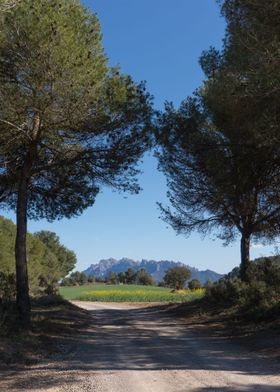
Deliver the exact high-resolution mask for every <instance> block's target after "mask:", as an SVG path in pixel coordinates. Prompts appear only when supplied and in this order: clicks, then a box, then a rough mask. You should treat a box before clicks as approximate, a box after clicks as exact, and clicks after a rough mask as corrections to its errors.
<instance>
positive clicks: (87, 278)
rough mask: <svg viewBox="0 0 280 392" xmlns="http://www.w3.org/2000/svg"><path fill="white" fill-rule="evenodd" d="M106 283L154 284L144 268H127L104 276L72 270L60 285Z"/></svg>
mask: <svg viewBox="0 0 280 392" xmlns="http://www.w3.org/2000/svg"><path fill="white" fill-rule="evenodd" d="M96 282H97V283H107V284H139V285H143V286H152V285H155V284H156V283H155V281H154V279H153V277H152V276H151V275H150V274H149V273H148V272H147V271H146V270H145V269H144V268H141V269H140V270H139V271H136V270H135V269H133V268H128V269H127V271H121V272H118V273H117V272H113V271H111V272H110V273H109V275H108V276H107V277H105V278H102V277H95V276H92V275H86V274H85V273H84V272H78V271H76V272H72V273H71V275H70V276H69V277H66V278H64V279H62V281H61V282H60V285H61V286H76V285H79V286H82V285H84V284H88V283H96Z"/></svg>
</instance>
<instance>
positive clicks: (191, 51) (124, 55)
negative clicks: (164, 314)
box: [7, 0, 273, 273]
mask: <svg viewBox="0 0 280 392" xmlns="http://www.w3.org/2000/svg"><path fill="white" fill-rule="evenodd" d="M84 4H86V5H87V6H88V7H90V8H91V9H92V10H93V11H94V12H96V13H97V15H98V17H99V20H100V22H101V29H102V33H103V44H104V48H105V52H106V53H107V56H108V58H109V61H110V64H111V65H120V66H121V69H122V70H123V72H124V73H128V74H130V75H132V77H133V78H134V79H135V80H136V81H140V80H146V82H147V88H148V90H149V91H150V92H151V94H153V95H154V97H155V98H154V103H155V107H156V108H157V109H162V108H163V104H164V101H166V100H168V101H173V102H174V104H175V105H176V106H177V105H179V103H180V102H181V101H182V100H183V99H184V98H186V97H187V96H188V95H190V94H192V92H193V91H194V90H195V89H196V88H197V87H198V86H199V85H200V83H201V81H202V79H203V74H202V72H201V70H200V67H199V64H198V58H199V56H200V54H201V52H202V51H203V50H205V49H208V48H209V46H210V45H213V46H215V47H221V45H222V38H223V35H224V29H225V24H224V20H223V19H222V18H221V17H220V15H219V9H218V6H217V5H216V2H215V0H94V1H90V0H87V1H84ZM141 167H142V170H143V174H142V175H141V177H140V179H139V181H140V184H141V186H142V188H143V191H142V193H141V194H140V195H137V196H130V195H121V194H118V193H114V192H112V191H111V190H109V189H104V190H103V192H102V193H101V194H99V196H98V197H97V200H96V204H95V205H94V206H93V207H92V208H90V209H88V210H87V211H85V212H84V213H83V215H82V216H80V217H79V218H75V219H71V220H66V219H64V220H62V221H59V222H54V223H52V224H50V223H48V222H46V221H38V222H29V231H31V232H34V231H37V230H42V229H45V230H52V231H55V232H56V233H57V234H58V235H59V236H60V238H61V241H62V243H63V244H65V245H66V246H67V247H69V248H70V249H72V250H74V251H75V252H76V254H77V257H78V264H77V269H78V270H83V269H85V268H87V267H88V266H89V265H90V264H91V263H96V262H98V261H99V260H100V259H101V258H108V257H114V258H121V257H123V256H125V257H130V258H133V259H137V260H139V259H142V258H145V259H154V260H174V261H181V262H184V263H186V264H189V265H191V266H194V267H197V268H199V269H207V268H209V269H213V270H215V271H217V272H222V273H224V272H228V271H230V270H231V269H232V268H233V267H234V266H235V265H237V264H238V263H239V243H238V242H236V243H234V244H232V245H231V246H228V247H224V246H223V244H222V242H221V241H220V240H215V241H213V240H212V239H209V238H208V239H204V240H203V239H201V237H200V236H199V235H198V234H193V235H192V236H191V237H189V238H187V239H186V238H184V237H182V236H177V235H176V234H175V233H174V231H173V230H172V229H171V228H168V227H167V225H166V224H165V223H164V222H163V221H162V220H160V219H159V211H158V208H157V205H156V202H157V201H160V202H163V203H168V201H167V199H166V184H165V178H164V176H163V175H162V174H161V173H159V172H158V171H157V163H156V161H155V159H154V158H153V156H152V154H148V155H147V156H145V158H144V160H143V164H142V165H141ZM7 216H8V217H12V218H13V215H12V214H8V215H7ZM13 220H14V219H13ZM213 238H214V236H213ZM271 253H273V247H267V248H265V247H261V245H258V246H254V247H253V248H252V249H251V255H252V257H257V256H260V255H263V254H264V255H267V254H271Z"/></svg>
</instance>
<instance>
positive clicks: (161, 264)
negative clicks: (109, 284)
mask: <svg viewBox="0 0 280 392" xmlns="http://www.w3.org/2000/svg"><path fill="white" fill-rule="evenodd" d="M177 266H186V267H188V268H189V269H190V270H191V273H192V275H191V279H199V280H200V282H201V283H202V284H204V283H205V282H207V280H211V281H212V282H215V281H217V280H219V279H220V278H221V277H222V276H223V275H221V274H218V273H217V272H214V271H211V270H208V269H207V270H205V271H199V270H198V269H197V268H194V267H190V266H189V265H186V264H183V263H180V262H175V261H169V260H161V261H155V260H141V261H135V260H132V259H128V258H125V257H123V258H122V259H120V260H116V259H113V258H110V259H105V260H100V261H99V263H97V264H91V266H90V267H89V268H87V269H86V270H85V271H83V272H84V273H85V274H86V275H88V276H95V277H100V278H106V277H107V276H108V275H109V273H110V272H116V273H118V272H122V271H127V269H128V268H133V269H135V270H136V271H138V270H140V269H141V268H145V270H146V271H147V272H149V273H150V274H151V275H152V277H153V278H154V280H155V281H156V282H160V281H161V280H162V279H163V277H164V275H165V272H166V271H167V270H168V269H169V268H174V267H177Z"/></svg>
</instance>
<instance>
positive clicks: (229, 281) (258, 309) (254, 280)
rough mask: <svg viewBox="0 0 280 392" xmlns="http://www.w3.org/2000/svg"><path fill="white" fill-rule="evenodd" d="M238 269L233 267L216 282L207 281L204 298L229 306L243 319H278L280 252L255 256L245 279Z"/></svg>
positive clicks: (216, 303) (279, 313) (212, 302)
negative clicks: (272, 255)
mask: <svg viewBox="0 0 280 392" xmlns="http://www.w3.org/2000/svg"><path fill="white" fill-rule="evenodd" d="M239 272H240V271H239V268H236V269H235V270H233V271H232V272H231V273H229V274H228V275H226V276H225V277H224V278H223V279H221V280H219V282H216V283H212V284H209V285H207V288H206V299H207V301H209V302H210V303H211V304H212V305H213V304H214V305H216V306H218V307H222V308H231V309H232V311H233V312H234V313H235V314H237V315H238V316H239V317H240V318H243V319H248V320H255V321H264V320H274V319H278V320H280V256H275V257H265V258H259V259H256V260H254V261H253V262H252V263H251V265H250V267H249V270H248V279H247V281H246V282H244V281H242V280H241V279H240V274H239Z"/></svg>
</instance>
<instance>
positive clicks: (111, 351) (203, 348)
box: [0, 308, 280, 392]
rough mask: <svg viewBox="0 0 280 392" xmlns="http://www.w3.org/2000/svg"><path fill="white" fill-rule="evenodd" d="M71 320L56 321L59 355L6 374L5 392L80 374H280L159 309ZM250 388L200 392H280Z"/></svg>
mask: <svg viewBox="0 0 280 392" xmlns="http://www.w3.org/2000/svg"><path fill="white" fill-rule="evenodd" d="M58 312H59V311H58ZM69 317H70V318H69ZM72 317H73V319H72V320H71V314H70V316H69V314H68V315H66V316H65V314H63V313H61V314H55V315H54V316H53V319H52V329H51V337H50V336H49V337H48V339H50V341H49V340H46V344H51V345H52V346H53V347H55V350H51V352H50V354H49V355H48V357H47V358H43V359H41V360H40V361H38V363H37V364H36V363H35V364H33V365H32V366H29V367H26V366H21V367H19V366H17V367H15V369H14V371H12V370H11V368H10V369H6V371H1V372H0V373H1V381H0V391H1V384H3V385H4V383H6V385H9V389H12V388H17V389H18V390H26V389H27V386H28V389H29V390H32V389H42V390H44V389H46V388H47V387H51V386H56V385H60V384H61V383H62V382H63V383H69V382H71V383H75V382H79V376H80V375H81V374H87V373H89V372H100V371H102V372H105V371H109V372H112V371H120V372H122V371H131V370H133V371H134V370H137V371H157V370H177V371H180V370H189V371H199V370H200V371H207V372H210V373H211V372H218V373H220V372H229V373H235V374H237V375H240V376H241V377H243V376H244V375H247V376H256V377H259V376H273V375H277V374H278V375H279V374H280V364H279V363H277V362H272V361H271V362H270V361H264V359H263V358H261V357H258V356H255V355H253V354H252V353H250V352H248V351H246V350H245V349H244V348H242V347H241V346H238V345H235V344H234V345H233V344H230V343H229V342H228V341H227V340H226V339H225V338H224V337H221V336H215V335H214V336H208V335H207V334H199V333H197V332H196V331H195V330H194V328H191V327H186V325H185V324H184V323H183V322H180V321H179V322H178V320H174V319H172V318H171V317H170V316H168V315H166V314H164V313H163V312H161V311H157V310H156V309H151V308H139V309H120V310H113V309H100V310H94V311H90V319H89V318H88V316H87V315H86V314H84V318H83V315H82V316H79V317H77V316H75V312H73V313H72ZM75 317H76V319H75ZM65 321H67V322H68V323H70V324H71V323H72V324H71V328H70V327H69V328H68V329H67V328H66V329H64V330H63V331H62V330H60V328H61V326H62V323H65ZM73 328H74V330H73ZM50 374H52V377H49V376H48V375H50ZM69 375H71V377H70V379H69ZM206 381H207V380H206ZM246 388H247V389H246ZM246 388H245V389H240V387H239V389H234V387H232V388H230V387H229V388H226V387H225V388H224V389H223V388H222V389H218V388H212V389H211V388H208V387H206V388H202V389H197V390H196V391H197V392H203V391H211V390H212V391H243V390H244V391H248V392H249V391H253V390H259V391H264V392H265V391H276V390H278V391H279V390H280V385H279V387H277V389H275V387H273V386H269V385H267V386H266V385H262V386H260V385H254V386H253V385H252V386H250V385H249V386H248V387H246ZM187 390H188V389H186V391H187ZM182 391H183V390H182Z"/></svg>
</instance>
